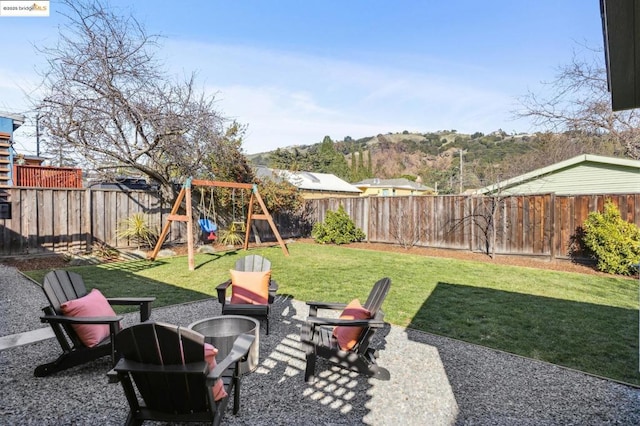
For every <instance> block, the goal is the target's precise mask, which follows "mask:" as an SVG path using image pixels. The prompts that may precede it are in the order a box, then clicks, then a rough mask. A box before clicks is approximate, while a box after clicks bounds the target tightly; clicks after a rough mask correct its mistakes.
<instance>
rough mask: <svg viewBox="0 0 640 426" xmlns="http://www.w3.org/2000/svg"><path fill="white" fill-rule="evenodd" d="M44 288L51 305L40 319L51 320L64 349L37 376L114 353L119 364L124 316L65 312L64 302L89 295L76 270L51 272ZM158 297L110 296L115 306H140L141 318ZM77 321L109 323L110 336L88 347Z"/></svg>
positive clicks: (40, 368)
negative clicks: (117, 348)
mask: <svg viewBox="0 0 640 426" xmlns="http://www.w3.org/2000/svg"><path fill="white" fill-rule="evenodd" d="M42 289H43V290H44V294H45V295H46V296H47V299H48V300H49V306H47V307H45V308H43V309H42V310H43V311H44V314H45V315H44V316H42V317H40V321H42V322H44V323H48V324H49V325H50V326H51V328H52V329H53V332H54V333H55V335H56V338H57V339H58V343H60V346H61V348H62V355H60V356H59V357H58V358H57V359H56V360H55V361H53V362H50V363H47V364H42V365H39V366H38V367H36V369H35V371H34V374H35V376H36V377H44V376H47V375H49V374H52V373H56V372H58V371H61V370H65V369H67V368H70V367H74V366H76V365H80V364H84V363H85V362H89V361H93V360H94V359H97V358H101V357H103V356H106V355H111V359H112V360H113V362H114V364H115V361H116V354H115V350H114V345H113V337H114V336H115V335H116V333H117V332H118V331H119V330H120V321H121V320H122V316H119V315H118V316H114V317H111V316H109V317H82V318H80V317H75V318H72V317H69V316H65V315H63V313H62V311H61V309H60V305H62V304H63V303H64V302H67V301H70V300H73V299H78V298H80V297H83V296H85V295H87V294H88V292H87V288H86V286H85V284H84V281H83V279H82V277H81V276H80V275H79V274H77V273H75V272H69V271H63V270H55V271H51V272H49V273H48V274H47V275H45V277H44V283H43V286H42ZM154 300H155V297H123V298H107V301H108V302H109V304H111V305H137V306H139V307H140V321H146V320H147V319H149V315H150V314H151V303H152V302H153V301H154ZM73 324H108V325H109V328H110V335H109V337H108V338H106V339H104V340H102V341H101V342H100V343H98V344H97V345H96V346H94V347H87V346H85V344H84V343H83V342H82V341H81V340H80V338H79V337H78V334H77V333H76V331H75V330H74V328H73V327H72V325H73Z"/></svg>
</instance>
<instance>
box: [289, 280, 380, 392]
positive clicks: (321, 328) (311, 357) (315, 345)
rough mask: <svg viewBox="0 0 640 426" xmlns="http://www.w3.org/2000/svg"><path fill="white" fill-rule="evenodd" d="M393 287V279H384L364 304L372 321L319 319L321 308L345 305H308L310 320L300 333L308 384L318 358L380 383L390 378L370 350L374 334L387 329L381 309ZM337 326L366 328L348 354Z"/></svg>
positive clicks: (311, 380)
mask: <svg viewBox="0 0 640 426" xmlns="http://www.w3.org/2000/svg"><path fill="white" fill-rule="evenodd" d="M390 286H391V280H390V279H389V278H383V279H381V280H380V281H378V282H376V283H375V284H374V286H373V288H372V290H371V292H370V293H369V297H368V298H367V301H366V302H365V303H364V304H363V305H362V306H363V307H364V308H366V309H367V310H368V311H369V312H370V313H371V319H362V320H360V319H356V320H345V319H338V318H322V317H318V310H320V309H330V310H338V311H341V310H343V309H344V308H345V306H346V304H345V303H324V302H307V305H309V317H308V318H307V320H306V322H305V324H304V325H303V327H302V332H301V342H302V345H303V347H304V350H305V357H306V361H307V365H306V369H305V376H304V378H305V380H306V381H307V382H313V381H314V380H315V378H314V375H315V368H316V356H320V357H322V358H326V359H327V360H329V362H331V363H334V364H337V365H339V366H341V367H343V368H347V369H349V370H353V371H357V372H359V373H360V374H364V375H367V376H371V377H375V378H377V379H380V380H389V379H390V377H391V376H390V374H389V371H388V370H387V369H385V368H382V367H380V366H378V364H377V362H376V358H377V353H376V352H377V351H376V350H375V349H373V348H370V347H369V344H370V342H371V338H372V337H373V335H374V333H375V331H376V330H377V329H379V328H382V327H384V324H385V323H384V321H383V319H384V312H383V311H382V309H380V308H381V307H382V303H383V302H384V299H385V297H386V296H387V293H388V292H389V287H390ZM337 325H340V326H354V327H363V330H362V332H361V333H360V336H359V338H358V340H357V343H356V345H355V346H354V347H353V348H352V349H350V350H348V351H345V350H343V349H341V348H340V345H339V344H338V341H337V339H336V338H335V337H334V336H333V326H337Z"/></svg>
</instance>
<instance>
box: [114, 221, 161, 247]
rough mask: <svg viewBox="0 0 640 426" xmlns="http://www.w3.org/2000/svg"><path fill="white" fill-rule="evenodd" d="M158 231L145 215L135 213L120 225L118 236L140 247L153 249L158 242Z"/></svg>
mask: <svg viewBox="0 0 640 426" xmlns="http://www.w3.org/2000/svg"><path fill="white" fill-rule="evenodd" d="M158 235H159V233H158V230H157V229H155V228H152V227H151V226H150V225H149V222H148V220H147V216H146V215H145V214H144V213H134V214H132V215H131V216H129V217H128V218H127V219H125V220H123V221H122V222H120V223H119V226H118V231H117V236H118V238H122V239H130V240H132V241H133V242H135V243H136V244H137V246H138V250H140V246H141V245H143V246H146V247H153V246H154V245H155V243H156V241H157V240H158Z"/></svg>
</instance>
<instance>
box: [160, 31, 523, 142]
mask: <svg viewBox="0 0 640 426" xmlns="http://www.w3.org/2000/svg"><path fill="white" fill-rule="evenodd" d="M166 48H167V52H168V54H169V55H170V57H171V64H170V68H171V69H173V70H177V69H179V70H180V72H183V71H182V70H199V71H198V73H199V77H200V78H201V79H203V80H204V82H205V83H206V84H207V85H208V87H209V90H210V91H211V92H212V93H214V92H215V93H217V98H218V99H219V102H220V103H219V105H220V108H221V109H222V111H223V112H224V113H225V114H227V115H228V116H231V117H233V118H235V119H237V120H238V121H239V122H242V123H245V124H248V125H249V133H248V135H247V138H246V142H245V150H246V151H247V152H249V153H254V152H260V151H266V150H271V149H275V148H276V147H278V146H289V145H297V144H311V143H316V142H320V141H321V140H322V138H323V137H324V136H325V135H329V136H331V137H332V138H334V139H341V138H343V137H344V136H347V135H349V136H352V137H354V138H358V137H363V136H372V135H375V134H378V133H387V132H394V131H402V130H411V131H421V132H426V131H435V130H439V129H447V128H455V129H457V130H458V131H465V132H473V131H477V130H479V131H484V132H489V131H492V130H495V129H497V128H499V127H500V128H503V129H505V130H507V131H509V130H511V129H512V127H514V126H515V125H516V124H519V125H520V126H523V124H522V123H516V122H514V121H512V118H511V113H510V111H511V110H512V109H513V103H514V97H513V96H512V95H510V94H507V93H505V91H504V90H502V87H501V84H500V83H499V82H497V80H498V79H497V78H496V77H495V76H493V75H492V74H491V73H489V72H488V71H487V70H482V69H479V68H478V67H469V71H467V72H468V74H465V72H464V70H465V69H466V68H465V67H464V66H463V64H450V65H451V66H452V67H455V68H447V67H446V66H443V67H441V68H442V72H441V73H440V74H435V73H434V71H433V70H434V67H430V68H431V69H430V72H417V71H416V70H415V67H413V68H412V69H404V68H402V67H400V66H398V65H395V66H393V65H389V64H393V63H394V60H393V59H394V58H389V60H388V61H387V62H386V63H376V64H373V65H371V64H365V63H356V62H351V61H347V60H341V59H331V58H327V57H323V56H312V55H308V54H294V53H291V52H278V51H274V50H261V49H257V48H252V47H246V46H221V45H215V44H203V43H200V42H198V43H189V42H186V41H179V42H177V41H176V42H171V43H168V44H167V45H166ZM177 64H180V65H179V68H177ZM396 64H397V62H396ZM440 65H443V64H440ZM444 65H446V64H444ZM460 70H462V72H461V71H460ZM504 83H505V84H506V83H507V82H504ZM525 126H526V125H525ZM513 130H516V129H513ZM518 130H527V129H518Z"/></svg>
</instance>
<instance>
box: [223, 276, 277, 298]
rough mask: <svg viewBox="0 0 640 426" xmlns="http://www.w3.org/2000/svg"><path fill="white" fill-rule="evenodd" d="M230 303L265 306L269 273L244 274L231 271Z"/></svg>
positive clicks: (267, 296) (267, 295)
mask: <svg viewBox="0 0 640 426" xmlns="http://www.w3.org/2000/svg"><path fill="white" fill-rule="evenodd" d="M229 272H230V273H231V303H244V304H247V303H248V304H253V305H266V304H267V303H268V302H269V280H270V279H271V271H264V272H244V271H236V270H234V269H231V270H230V271H229Z"/></svg>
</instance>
